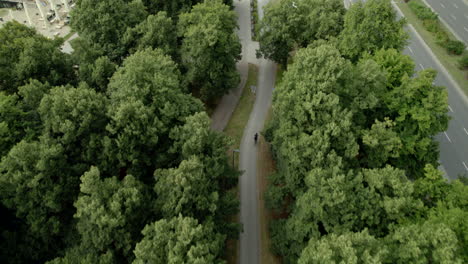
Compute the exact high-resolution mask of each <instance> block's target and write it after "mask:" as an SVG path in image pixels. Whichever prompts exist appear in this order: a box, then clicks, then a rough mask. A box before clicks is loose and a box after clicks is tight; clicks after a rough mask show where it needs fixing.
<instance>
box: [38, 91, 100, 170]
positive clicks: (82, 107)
mask: <svg viewBox="0 0 468 264" xmlns="http://www.w3.org/2000/svg"><path fill="white" fill-rule="evenodd" d="M38 110H39V113H40V116H41V120H42V124H43V127H44V131H43V135H44V136H47V137H50V138H53V139H55V140H57V142H60V144H61V145H62V146H64V148H65V149H66V151H67V154H68V155H69V156H70V157H72V158H73V159H74V162H75V164H78V163H80V162H86V163H90V162H95V161H96V160H98V159H97V158H98V157H99V156H100V155H101V151H102V137H103V134H104V132H105V128H106V125H107V122H108V119H107V117H106V112H107V99H106V98H105V96H104V95H102V94H100V93H97V92H95V91H94V90H92V89H89V88H88V87H87V86H86V85H80V86H79V87H78V88H72V87H63V86H61V87H56V88H53V89H52V90H51V91H50V93H49V94H48V95H45V96H44V98H43V99H42V101H41V104H40V107H39V109H38Z"/></svg>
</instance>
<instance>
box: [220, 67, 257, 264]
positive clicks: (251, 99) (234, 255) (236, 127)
mask: <svg viewBox="0 0 468 264" xmlns="http://www.w3.org/2000/svg"><path fill="white" fill-rule="evenodd" d="M257 76H258V67H257V65H254V64H250V63H249V73H248V77H247V81H246V83H245V86H244V89H243V91H242V95H241V97H240V99H239V102H238V103H237V106H236V109H234V112H233V113H232V116H231V119H230V120H229V122H228V124H227V126H226V128H225V129H224V133H225V134H226V135H227V136H229V137H230V138H232V139H233V144H232V146H231V149H229V151H228V157H229V161H230V162H231V161H232V160H233V161H234V162H233V163H234V164H233V165H234V168H238V167H239V154H238V153H235V152H233V151H232V150H233V149H239V147H240V142H241V140H242V134H243V133H244V128H245V126H246V125H247V122H248V121H249V117H250V113H251V112H252V109H253V105H254V103H255V95H254V94H253V93H252V92H251V91H250V86H251V85H255V86H257ZM233 155H234V156H233ZM235 191H236V193H237V196H238V197H239V187H236V190H235ZM231 220H232V221H233V222H239V214H237V215H235V216H233V217H232V219H231ZM226 252H227V253H226V260H227V263H228V264H237V263H238V256H239V240H238V239H231V240H228V241H227V243H226Z"/></svg>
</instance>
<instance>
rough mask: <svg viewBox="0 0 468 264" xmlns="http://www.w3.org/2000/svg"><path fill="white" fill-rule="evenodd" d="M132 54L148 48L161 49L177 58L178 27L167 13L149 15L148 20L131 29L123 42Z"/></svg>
mask: <svg viewBox="0 0 468 264" xmlns="http://www.w3.org/2000/svg"><path fill="white" fill-rule="evenodd" d="M123 41H124V42H125V43H126V45H127V46H128V48H127V49H128V50H129V51H130V53H134V52H135V51H137V50H143V49H146V48H153V49H156V48H159V49H161V50H163V51H164V52H165V53H166V54H167V55H171V56H172V57H174V56H175V54H176V50H177V31H176V26H175V25H174V23H173V22H172V19H171V18H170V17H167V13H166V12H158V13H156V14H155V15H149V16H148V17H147V18H146V20H144V21H143V22H141V23H140V24H138V25H136V26H135V27H133V28H129V29H128V30H127V32H126V33H125V35H124V40H123Z"/></svg>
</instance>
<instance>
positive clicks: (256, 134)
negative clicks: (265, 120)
mask: <svg viewBox="0 0 468 264" xmlns="http://www.w3.org/2000/svg"><path fill="white" fill-rule="evenodd" d="M257 139H258V133H255V135H254V140H255V144H257Z"/></svg>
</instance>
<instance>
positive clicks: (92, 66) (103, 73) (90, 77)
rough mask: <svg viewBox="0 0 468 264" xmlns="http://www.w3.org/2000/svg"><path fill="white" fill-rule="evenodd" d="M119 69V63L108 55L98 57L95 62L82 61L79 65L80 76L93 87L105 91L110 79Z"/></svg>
mask: <svg viewBox="0 0 468 264" xmlns="http://www.w3.org/2000/svg"><path fill="white" fill-rule="evenodd" d="M116 69H117V65H116V64H115V63H113V62H112V61H110V59H109V58H108V57H106V56H101V57H99V58H97V59H96V60H95V61H94V63H86V62H84V63H82V64H80V66H79V77H80V80H81V81H84V82H86V83H87V84H88V85H89V86H90V87H91V88H93V89H95V90H96V91H98V92H105V91H106V89H107V85H108V83H109V79H110V78H111V77H112V75H113V74H114V72H115V70H116Z"/></svg>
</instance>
